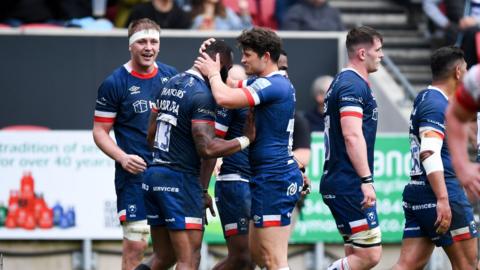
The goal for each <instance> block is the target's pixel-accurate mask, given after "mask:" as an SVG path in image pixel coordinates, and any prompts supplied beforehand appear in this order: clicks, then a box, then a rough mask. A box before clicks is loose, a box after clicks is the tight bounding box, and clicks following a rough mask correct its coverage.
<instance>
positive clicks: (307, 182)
mask: <svg viewBox="0 0 480 270" xmlns="http://www.w3.org/2000/svg"><path fill="white" fill-rule="evenodd" d="M302 177H303V186H302V192H301V195H302V196H307V195H308V194H310V191H311V190H310V184H311V182H310V179H308V176H307V175H306V174H305V173H303V172H302Z"/></svg>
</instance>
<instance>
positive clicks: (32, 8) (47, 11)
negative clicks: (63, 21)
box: [0, 0, 56, 27]
mask: <svg viewBox="0 0 480 270" xmlns="http://www.w3.org/2000/svg"><path fill="white" fill-rule="evenodd" d="M1 2H2V3H1V4H0V14H1V15H2V17H1V18H0V22H1V23H4V24H8V25H10V26H12V27H17V26H20V25H22V24H26V23H49V22H53V21H54V19H55V12H54V10H55V9H56V8H55V5H54V3H52V2H51V1H48V0H19V1H12V0H7V1H1Z"/></svg>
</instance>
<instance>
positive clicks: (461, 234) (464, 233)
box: [450, 226, 472, 242]
mask: <svg viewBox="0 0 480 270" xmlns="http://www.w3.org/2000/svg"><path fill="white" fill-rule="evenodd" d="M450 234H451V235H452V238H453V241H455V242H457V241H462V240H467V239H470V238H472V236H471V234H470V229H469V227H468V226H467V227H463V228H460V229H456V230H451V231H450Z"/></svg>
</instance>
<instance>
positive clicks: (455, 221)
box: [403, 193, 478, 246]
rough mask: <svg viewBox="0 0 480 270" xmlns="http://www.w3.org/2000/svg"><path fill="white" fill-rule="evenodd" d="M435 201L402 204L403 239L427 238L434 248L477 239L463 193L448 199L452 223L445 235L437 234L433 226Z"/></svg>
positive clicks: (468, 204) (435, 209)
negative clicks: (403, 216)
mask: <svg viewBox="0 0 480 270" xmlns="http://www.w3.org/2000/svg"><path fill="white" fill-rule="evenodd" d="M436 203H437V202H436V200H428V201H425V202H422V203H419V202H415V203H412V202H408V201H405V199H404V202H403V211H404V212H405V229H404V230H403V238H414V237H427V238H429V239H431V240H432V242H433V243H435V245H436V246H449V245H451V244H453V243H454V242H457V241H462V240H467V239H471V238H474V237H477V235H478V232H477V226H476V224H475V220H474V219H473V208H472V206H471V205H470V203H469V202H468V200H467V197H466V196H465V194H464V193H462V194H458V195H456V196H455V197H451V198H449V203H450V209H451V211H452V221H451V224H450V228H449V230H448V231H447V232H446V233H445V234H437V233H436V229H437V227H435V226H434V224H435V221H436V220H437V206H436Z"/></svg>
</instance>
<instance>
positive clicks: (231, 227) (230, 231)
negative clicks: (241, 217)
mask: <svg viewBox="0 0 480 270" xmlns="http://www.w3.org/2000/svg"><path fill="white" fill-rule="evenodd" d="M237 234H238V224H237V223H230V224H226V225H225V235H226V236H231V235H237Z"/></svg>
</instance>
